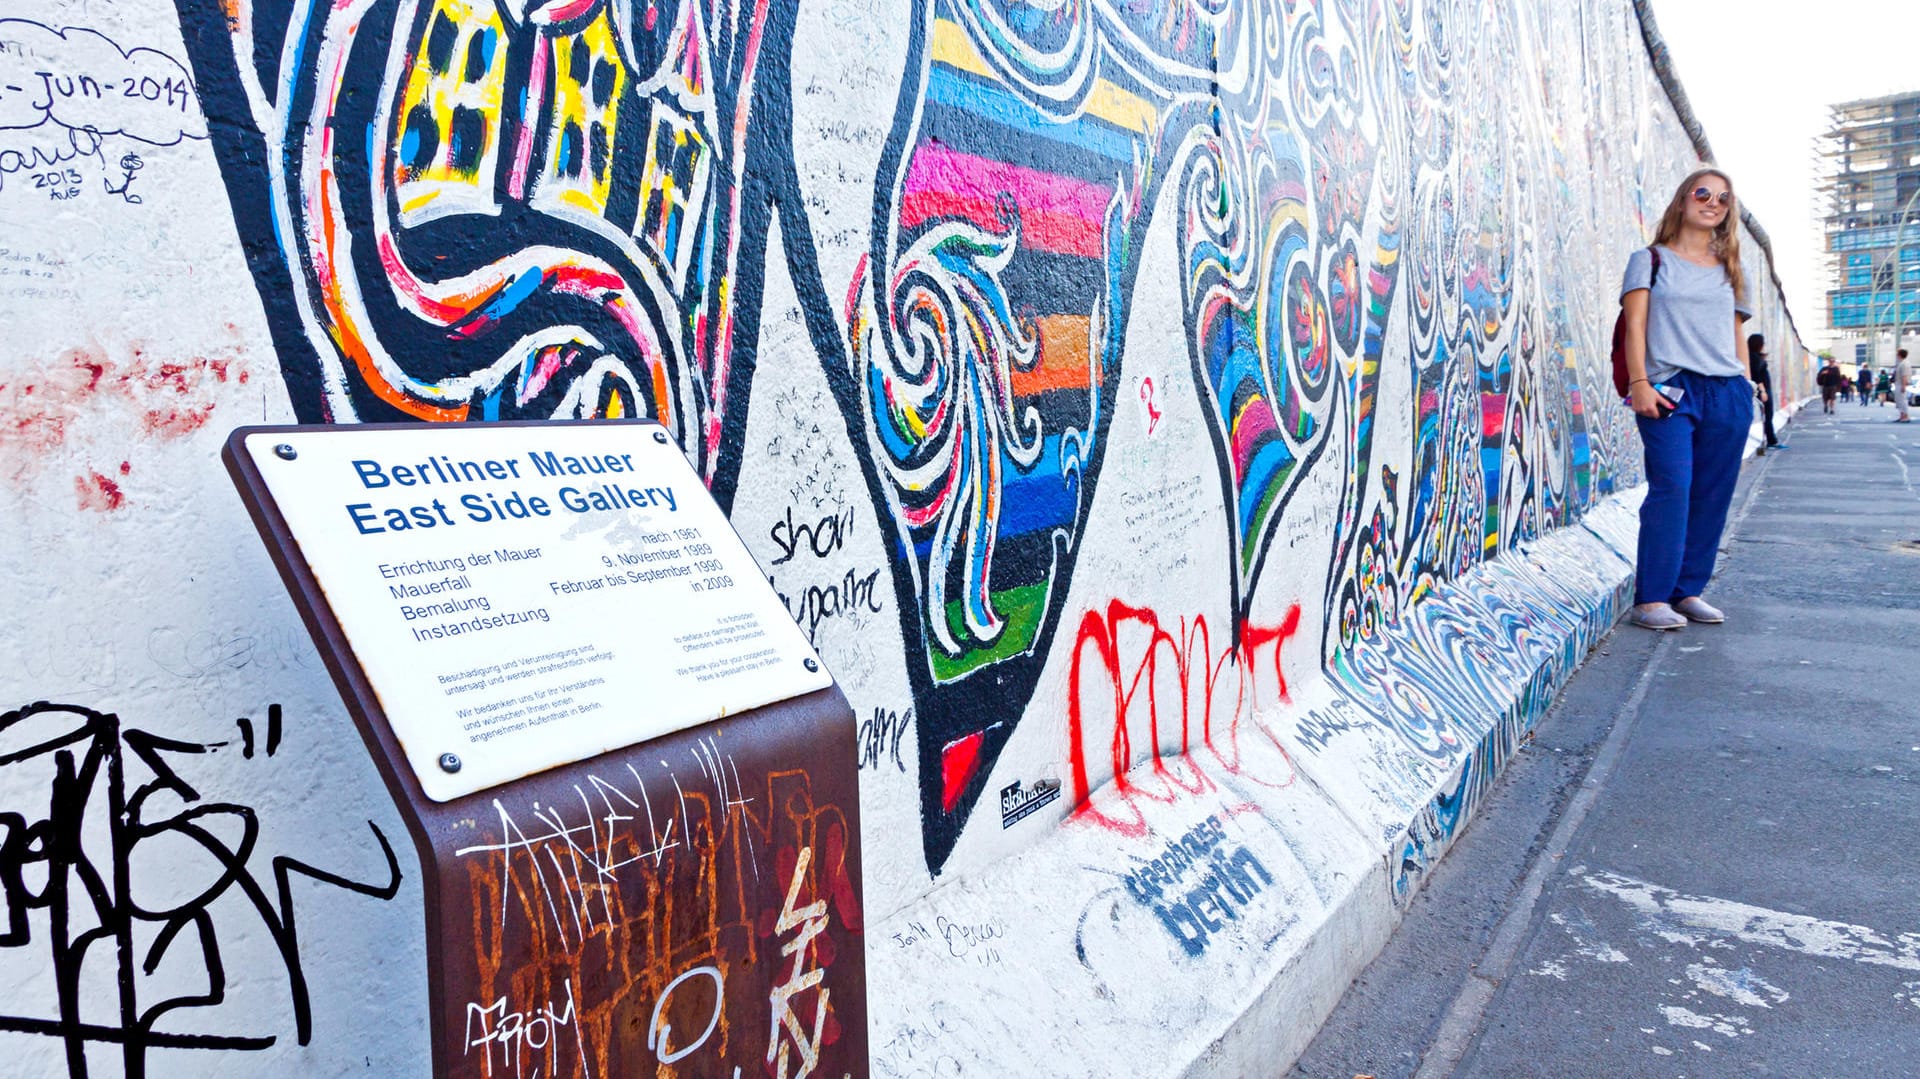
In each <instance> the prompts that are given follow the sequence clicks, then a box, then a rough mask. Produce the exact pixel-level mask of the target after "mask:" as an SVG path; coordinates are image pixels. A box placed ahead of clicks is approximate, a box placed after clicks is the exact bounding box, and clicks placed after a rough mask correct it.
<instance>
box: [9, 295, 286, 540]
mask: <svg viewBox="0 0 1920 1079" xmlns="http://www.w3.org/2000/svg"><path fill="white" fill-rule="evenodd" d="M229 330H230V331H231V332H233V333H235V334H236V335H237V332H238V331H237V330H233V328H231V327H229ZM151 348H152V346H151V345H150V344H147V343H144V342H136V343H133V344H130V345H127V346H124V347H119V348H108V347H106V346H102V345H98V344H93V345H88V346H85V347H80V348H71V349H68V350H66V351H64V352H62V353H60V354H59V355H57V356H55V357H54V358H53V359H52V360H50V361H48V362H46V363H45V364H44V365H42V366H40V367H39V369H38V370H26V371H21V372H17V373H14V374H12V375H10V376H9V377H8V378H7V379H6V380H5V381H0V461H5V462H7V467H5V468H4V469H0V474H4V475H5V476H6V478H8V479H10V480H12V481H13V482H15V483H16V484H23V485H24V484H28V483H31V482H32V481H33V480H34V478H35V476H36V474H38V473H42V472H45V471H48V470H52V469H56V468H59V467H61V466H63V465H66V464H70V463H72V462H71V461H70V460H62V459H61V458H63V457H65V458H72V457H77V456H82V455H84V454H85V452H86V449H87V447H86V446H85V445H81V444H78V443H81V442H82V441H83V439H81V438H80V437H79V436H78V432H79V431H80V430H82V429H83V428H84V429H86V431H87V435H88V437H87V438H86V439H85V440H84V441H92V440H94V439H103V440H106V441H107V442H108V443H109V448H110V450H112V451H118V452H124V451H125V449H126V447H127V444H128V443H129V442H136V443H137V442H141V441H148V442H155V441H157V442H167V441H173V440H177V439H181V438H185V437H187V436H188V435H191V434H193V433H195V432H196V431H199V430H200V429H201V428H203V427H205V426H206V425H207V424H208V422H209V421H211V420H212V419H213V413H214V410H215V409H216V408H217V407H218V403H219V398H220V395H221V393H222V387H223V386H225V385H227V384H228V383H235V384H245V383H246V382H247V381H248V379H249V377H250V376H249V372H248V370H247V367H246V363H245V360H244V358H243V356H242V354H241V350H240V349H239V347H238V346H237V345H229V346H227V347H225V348H224V349H222V350H221V351H220V352H218V353H216V354H213V355H208V356H196V357H191V358H187V359H168V358H161V357H158V356H155V355H153V354H152V351H151ZM116 455H117V454H116ZM132 470H133V468H132V465H131V463H130V462H128V461H124V460H123V461H121V462H120V464H119V469H118V471H119V474H120V475H121V476H126V475H128V474H130V473H131V472H132ZM111 471H112V470H111V468H109V469H105V470H103V469H100V468H96V467H94V466H91V465H83V466H82V467H81V468H80V469H79V470H78V471H77V472H76V473H75V474H74V477H73V484H74V489H75V491H76V492H77V493H78V494H79V499H80V508H81V509H88V510H99V511H103V512H105V511H111V510H116V509H119V508H121V507H122V506H123V505H125V504H126V501H127V497H126V493H125V492H124V491H123V490H122V489H121V487H120V483H119V481H118V480H117V479H115V478H113V476H112V475H111V474H110V473H111Z"/></svg>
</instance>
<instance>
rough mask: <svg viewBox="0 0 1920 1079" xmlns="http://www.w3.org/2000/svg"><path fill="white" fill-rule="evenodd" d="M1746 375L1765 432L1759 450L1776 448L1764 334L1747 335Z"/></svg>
mask: <svg viewBox="0 0 1920 1079" xmlns="http://www.w3.org/2000/svg"><path fill="white" fill-rule="evenodd" d="M1747 377H1748V378H1751V379H1752V380H1753V395H1754V397H1755V398H1757V399H1758V400H1759V402H1760V429H1761V430H1762V431H1763V432H1765V433H1766V436H1767V444H1766V445H1764V446H1762V447H1760V452H1761V453H1765V452H1767V451H1768V450H1777V449H1779V448H1780V439H1779V438H1778V437H1776V436H1775V435H1774V433H1773V378H1772V375H1771V372H1769V371H1768V370H1767V338H1766V336H1765V335H1764V334H1757V333H1750V334H1748V335H1747Z"/></svg>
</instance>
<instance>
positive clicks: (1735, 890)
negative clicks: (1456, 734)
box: [1292, 403, 1920, 1079]
mask: <svg viewBox="0 0 1920 1079" xmlns="http://www.w3.org/2000/svg"><path fill="white" fill-rule="evenodd" d="M1837 407H1838V408H1839V410H1840V411H1839V412H1838V413H1837V414H1836V415H1835V416H1832V417H1827V416H1823V415H1821V414H1820V409H1819V406H1818V404H1817V403H1816V404H1814V405H1813V406H1812V407H1811V408H1809V409H1807V410H1805V411H1804V412H1802V413H1801V415H1800V416H1799V417H1798V418H1797V419H1796V420H1795V422H1794V423H1793V424H1792V425H1791V427H1790V429H1789V430H1788V431H1786V432H1784V434H1785V436H1786V437H1787V438H1788V440H1789V444H1790V446H1791V449H1790V450H1788V451H1786V452H1778V453H1773V454H1769V455H1768V456H1767V457H1765V458H1764V459H1759V460H1755V461H1750V462H1748V465H1747V468H1746V470H1745V473H1744V474H1743V476H1742V480H1741V489H1740V492H1739V493H1738V494H1736V496H1735V513H1736V519H1735V521H1734V523H1733V524H1732V525H1731V526H1730V528H1729V537H1728V540H1727V542H1726V547H1725V550H1724V552H1723V555H1722V559H1721V563H1720V574H1719V576H1718V577H1717V578H1716V580H1715V582H1714V584H1713V586H1712V588H1711V589H1710V590H1709V593H1708V598H1709V599H1710V600H1712V601H1714V602H1716V603H1717V604H1719V605H1720V606H1721V607H1723V608H1725V609H1726V611H1727V613H1728V622H1727V624H1726V625H1723V626H1690V627H1688V628H1687V629H1685V630H1682V631H1680V632H1678V633H1672V634H1666V635H1656V634H1653V633H1649V632H1647V631H1645V630H1640V629H1636V628H1633V627H1631V626H1627V625H1625V624H1622V625H1621V626H1619V627H1616V629H1615V630H1614V633H1613V635H1612V636H1611V637H1609V638H1607V640H1606V641H1605V642H1604V643H1602V644H1601V645H1600V650H1599V651H1597V652H1596V653H1595V654H1594V655H1593V657H1592V658H1591V659H1590V660H1589V661H1588V663H1587V665H1586V666H1585V667H1584V668H1583V669H1582V670H1581V671H1579V672H1578V673H1577V674H1576V675H1575V676H1574V677H1573V679H1572V680H1571V681H1570V682H1569V684H1568V686H1567V688H1566V689H1565V690H1564V691H1563V694H1562V697H1561V700H1560V701H1559V702H1558V703H1557V704H1556V706H1555V708H1554V710H1553V711H1552V712H1551V713H1550V714H1549V715H1548V716H1547V717H1546V718H1545V719H1544V720H1543V721H1542V722H1541V724H1540V726H1539V728H1538V731H1537V734H1536V738H1535V741H1534V744H1533V745H1532V746H1531V747H1529V749H1528V750H1527V751H1526V752H1524V753H1522V754H1520V755H1519V757H1518V758H1517V759H1516V761H1515V762H1514V764H1513V765H1512V766H1511V767H1510V768H1509V770H1508V774H1507V776H1506V777H1505V778H1504V779H1503V780H1502V781H1501V782H1500V784H1499V785H1498V786H1497V788H1496V790H1495V791H1494V793H1493V794H1492V796H1491V797H1490V798H1489V800H1488V803H1487V804H1486V806H1485V807H1484V809H1483V811H1482V813H1481V815H1480V817H1479V818H1478V819H1477V820H1476V821H1475V822H1474V823H1473V824H1472V825H1471V826H1470V827H1469V829H1468V831H1467V833H1466V835H1465V836H1463V837H1462V838H1461V840H1460V841H1459V843H1458V844H1457V845H1456V847H1455V849H1454V850H1453V851H1452V852H1451V853H1450V854H1448V855H1447V857H1446V858H1445V859H1443V860H1442V862H1441V864H1440V865H1439V867H1438V868H1437V869H1436V870H1435V871H1434V873H1433V876H1432V879H1431V880H1430V881H1429V882H1428V885H1427V887H1426V888H1425V889H1424V890H1423V891H1422V892H1421V894H1420V895H1419V896H1417V897H1416V898H1415V900H1414V901H1413V903H1412V904H1411V905H1410V908H1409V911H1408V914H1407V917H1406V920H1405V922H1404V923H1403V924H1402V926H1401V928H1400V930H1399V931H1398V932H1397V933H1396V934H1395V936H1394V939H1393V940H1392V942H1391V943H1390V944H1389V945H1388V947H1387V949H1386V951H1385V952H1383V953H1382V954H1381V956H1380V957H1379V958H1378V959H1377V960H1375V961H1374V963H1373V964H1372V965H1371V966H1369V967H1368V968H1367V970H1366V971H1365V972H1364V973H1363V974H1362V975H1361V977H1360V978H1359V980H1358V981H1356V982H1355V984H1354V986H1353V988H1352V989H1351V990H1350V991H1349V992H1348V994H1347V996H1346V998H1345V999H1344V1000H1343V1001H1342V1002H1341V1004H1340V1006H1339V1008H1338V1009H1337V1010H1336V1011H1335V1012H1334V1014H1333V1016H1332V1018H1331V1019H1329V1021H1328V1022H1327V1024H1326V1025H1325V1026H1324V1027H1323V1028H1322V1030H1321V1032H1320V1034H1319V1036H1318V1037H1317V1038H1316V1039H1315V1041H1314V1042H1313V1044H1312V1045H1311V1046H1310V1047H1309V1049H1308V1051H1307V1052H1306V1054H1305V1055H1304V1056H1302V1057H1301V1059H1300V1061H1299V1062H1298V1064H1297V1065H1296V1066H1295V1069H1294V1071H1293V1073H1292V1074H1293V1075H1295V1076H1308V1077H1312V1079H1353V1077H1354V1076H1356V1075H1371V1076H1376V1077H1378V1079H1389V1077H1392V1079H1405V1077H1416V1076H1417V1077H1418V1079H1441V1077H1448V1076H1459V1077H1485V1079H1493V1077H1508V1076H1512V1077H1520V1076H1526V1077H1530V1079H1531V1077H1545V1076H1553V1077H1568V1079H1579V1077H1586V1076H1593V1077H1602V1076H1604V1077H1609V1079H1612V1077H1639V1076H1648V1077H1688V1079H1709V1077H1716V1076H1792V1077H1795V1079H1800V1077H1808V1079H1812V1077H1825V1076H1832V1077H1836V1079H1837V1077H1847V1079H1865V1077H1876V1079H1877V1077H1907V1076H1920V422H1916V423H1913V424H1909V425H1896V424H1893V423H1891V422H1889V421H1890V420H1891V418H1892V416H1893V410H1892V409H1891V408H1883V407H1879V406H1872V407H1867V408H1862V407H1860V406H1858V405H1851V404H1842V405H1839V406H1837Z"/></svg>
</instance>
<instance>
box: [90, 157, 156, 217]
mask: <svg viewBox="0 0 1920 1079" xmlns="http://www.w3.org/2000/svg"><path fill="white" fill-rule="evenodd" d="M146 166H147V163H146V162H144V161H142V160H140V155H139V154H123V155H121V158H120V171H121V172H123V173H125V174H126V178H125V179H123V180H121V181H120V186H119V187H115V186H113V181H111V180H109V179H107V178H106V177H104V176H102V177H101V178H100V182H101V183H102V184H105V185H106V188H107V194H109V195H118V196H120V197H121V198H123V199H125V200H127V201H128V202H131V203H134V204H136V205H137V204H138V203H140V202H141V201H142V200H141V198H140V196H138V195H135V194H131V193H130V192H128V191H127V189H128V188H130V187H132V186H133V176H134V173H137V172H139V171H140V170H141V169H143V168H146Z"/></svg>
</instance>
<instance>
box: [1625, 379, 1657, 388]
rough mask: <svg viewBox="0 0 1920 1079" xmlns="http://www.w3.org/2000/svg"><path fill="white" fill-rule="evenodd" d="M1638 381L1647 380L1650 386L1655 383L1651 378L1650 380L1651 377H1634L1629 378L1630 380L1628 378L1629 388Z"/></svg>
mask: <svg viewBox="0 0 1920 1079" xmlns="http://www.w3.org/2000/svg"><path fill="white" fill-rule="evenodd" d="M1636 382H1645V383H1647V384H1648V385H1649V386H1651V385H1652V384H1653V383H1652V381H1651V380H1649V379H1644V378H1633V379H1628V380H1627V389H1633V384H1634V383H1636Z"/></svg>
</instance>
